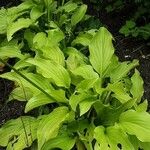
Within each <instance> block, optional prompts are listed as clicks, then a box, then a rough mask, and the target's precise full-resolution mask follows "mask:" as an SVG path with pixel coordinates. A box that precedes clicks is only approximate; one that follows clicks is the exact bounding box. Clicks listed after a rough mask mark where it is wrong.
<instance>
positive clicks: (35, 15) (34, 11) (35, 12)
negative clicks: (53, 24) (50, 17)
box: [30, 6, 44, 21]
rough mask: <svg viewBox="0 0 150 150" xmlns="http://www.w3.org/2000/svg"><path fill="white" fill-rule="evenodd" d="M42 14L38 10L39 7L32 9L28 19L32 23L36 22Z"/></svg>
mask: <svg viewBox="0 0 150 150" xmlns="http://www.w3.org/2000/svg"><path fill="white" fill-rule="evenodd" d="M43 14H44V13H43V12H42V11H41V10H40V8H39V7H37V6H36V7H33V8H32V10H31V12H30V18H31V20H33V21H36V20H37V19H38V18H39V17H41V16H42V15H43Z"/></svg>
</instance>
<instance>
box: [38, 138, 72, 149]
mask: <svg viewBox="0 0 150 150" xmlns="http://www.w3.org/2000/svg"><path fill="white" fill-rule="evenodd" d="M74 144H75V138H72V137H69V135H62V136H58V137H56V138H53V139H50V140H48V141H47V142H46V143H45V144H44V145H43V147H42V148H41V150H50V149H55V148H59V149H61V150H71V149H72V148H73V146H74Z"/></svg>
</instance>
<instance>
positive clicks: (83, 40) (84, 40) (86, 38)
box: [71, 33, 93, 46]
mask: <svg viewBox="0 0 150 150" xmlns="http://www.w3.org/2000/svg"><path fill="white" fill-rule="evenodd" d="M92 38H93V36H92V35H91V34H90V33H80V34H79V35H78V36H77V37H76V39H74V40H73V41H72V43H71V44H72V45H73V46H74V45H76V44H81V45H83V46H88V45H89V44H90V42H91V40H92Z"/></svg>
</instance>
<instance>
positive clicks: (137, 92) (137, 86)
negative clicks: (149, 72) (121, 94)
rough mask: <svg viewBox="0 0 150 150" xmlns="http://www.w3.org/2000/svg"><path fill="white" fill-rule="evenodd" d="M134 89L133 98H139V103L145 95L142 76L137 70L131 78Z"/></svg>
mask: <svg viewBox="0 0 150 150" xmlns="http://www.w3.org/2000/svg"><path fill="white" fill-rule="evenodd" d="M131 82H132V87H131V90H130V92H131V94H132V96H133V98H137V101H138V102H140V101H141V98H142V96H143V93H144V87H143V80H142V78H141V76H140V73H139V72H138V70H136V69H135V73H134V74H133V76H132V77H131Z"/></svg>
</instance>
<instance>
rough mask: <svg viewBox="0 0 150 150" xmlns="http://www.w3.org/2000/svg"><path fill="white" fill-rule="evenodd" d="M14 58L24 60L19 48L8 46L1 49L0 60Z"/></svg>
mask: <svg viewBox="0 0 150 150" xmlns="http://www.w3.org/2000/svg"><path fill="white" fill-rule="evenodd" d="M14 57H16V58H20V59H23V58H24V56H23V55H22V54H21V52H20V50H19V47H18V46H13V45H11V46H9V45H8V46H3V47H0V58H14Z"/></svg>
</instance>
